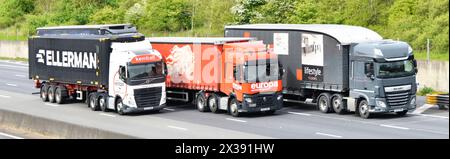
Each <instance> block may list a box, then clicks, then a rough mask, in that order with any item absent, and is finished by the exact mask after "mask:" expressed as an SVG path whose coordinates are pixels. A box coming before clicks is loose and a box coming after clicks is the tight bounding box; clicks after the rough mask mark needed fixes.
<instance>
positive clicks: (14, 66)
mask: <svg viewBox="0 0 450 159" xmlns="http://www.w3.org/2000/svg"><path fill="white" fill-rule="evenodd" d="M0 67H11V68H27V67H28V66H13V65H0Z"/></svg>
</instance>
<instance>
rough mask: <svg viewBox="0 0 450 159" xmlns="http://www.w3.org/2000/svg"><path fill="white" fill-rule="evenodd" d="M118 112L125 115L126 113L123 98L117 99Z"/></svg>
mask: <svg viewBox="0 0 450 159" xmlns="http://www.w3.org/2000/svg"><path fill="white" fill-rule="evenodd" d="M116 112H117V114H119V115H125V113H124V112H123V103H122V99H121V98H119V99H117V101H116Z"/></svg>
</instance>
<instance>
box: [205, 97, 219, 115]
mask: <svg viewBox="0 0 450 159" xmlns="http://www.w3.org/2000/svg"><path fill="white" fill-rule="evenodd" d="M208 108H209V110H211V112H213V113H219V112H220V111H219V97H217V95H215V94H211V95H210V96H209V98H208Z"/></svg>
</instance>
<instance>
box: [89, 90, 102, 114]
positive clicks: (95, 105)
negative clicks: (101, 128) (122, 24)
mask: <svg viewBox="0 0 450 159" xmlns="http://www.w3.org/2000/svg"><path fill="white" fill-rule="evenodd" d="M96 97H97V93H94V92H93V93H91V94H89V103H88V105H89V108H91V110H92V111H98V110H100V108H99V106H98V102H97V99H96Z"/></svg>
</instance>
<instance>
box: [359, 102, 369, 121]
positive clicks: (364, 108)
mask: <svg viewBox="0 0 450 159" xmlns="http://www.w3.org/2000/svg"><path fill="white" fill-rule="evenodd" d="M358 113H359V116H361V117H362V118H364V119H369V118H370V117H371V114H370V112H369V104H368V103H367V100H365V99H363V100H361V102H359V105H358Z"/></svg>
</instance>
